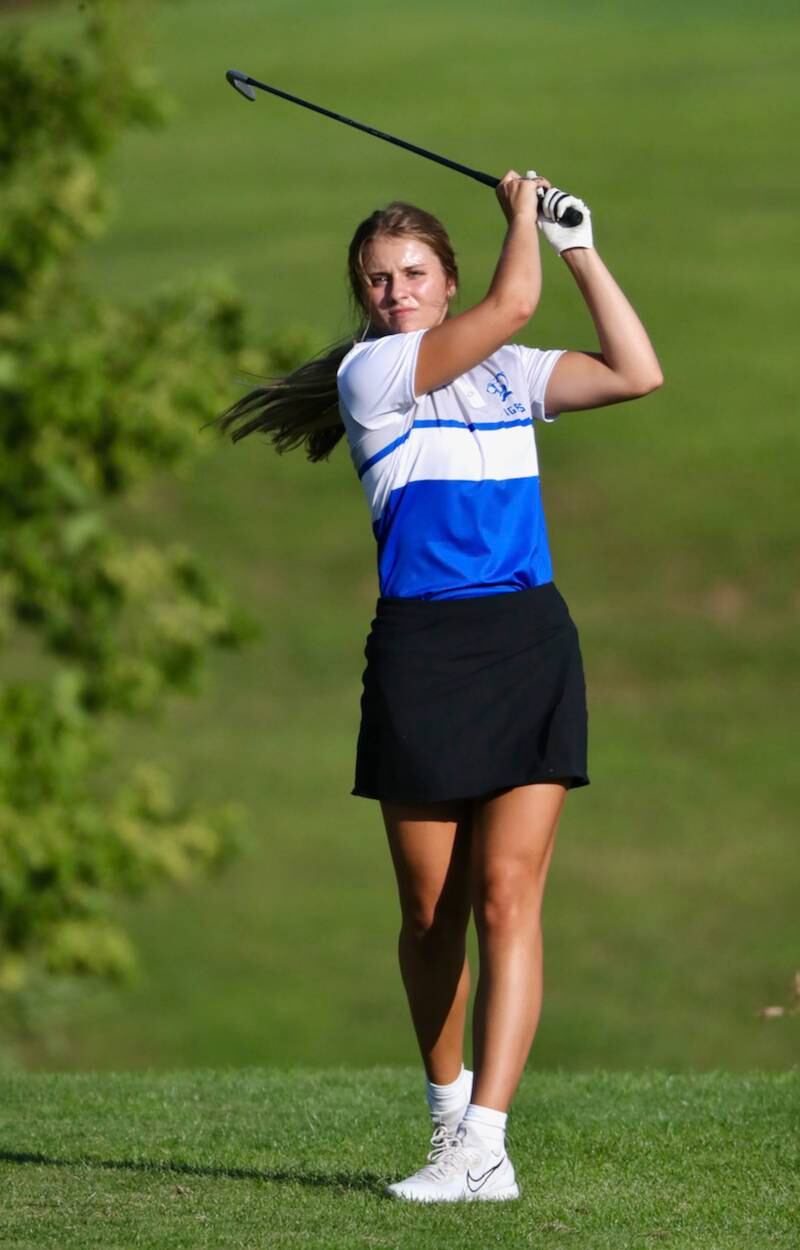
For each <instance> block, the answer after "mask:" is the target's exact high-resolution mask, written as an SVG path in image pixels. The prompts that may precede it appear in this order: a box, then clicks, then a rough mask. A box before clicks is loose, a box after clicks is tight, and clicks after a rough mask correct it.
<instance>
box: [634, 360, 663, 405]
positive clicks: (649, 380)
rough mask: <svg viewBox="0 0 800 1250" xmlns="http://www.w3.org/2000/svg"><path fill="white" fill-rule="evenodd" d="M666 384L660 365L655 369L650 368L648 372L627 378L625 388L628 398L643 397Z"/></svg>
mask: <svg viewBox="0 0 800 1250" xmlns="http://www.w3.org/2000/svg"><path fill="white" fill-rule="evenodd" d="M663 385H664V374H663V373H662V372H661V369H660V368H659V367H658V365H656V366H655V368H653V369H649V370H648V371H647V372H646V373H642V374H637V375H636V376H635V377H632V378H628V379H626V383H625V390H626V395H625V398H626V399H641V398H642V397H643V396H644V395H649V394H650V393H651V392H652V391H657V390H658V388H659V387H660V386H663Z"/></svg>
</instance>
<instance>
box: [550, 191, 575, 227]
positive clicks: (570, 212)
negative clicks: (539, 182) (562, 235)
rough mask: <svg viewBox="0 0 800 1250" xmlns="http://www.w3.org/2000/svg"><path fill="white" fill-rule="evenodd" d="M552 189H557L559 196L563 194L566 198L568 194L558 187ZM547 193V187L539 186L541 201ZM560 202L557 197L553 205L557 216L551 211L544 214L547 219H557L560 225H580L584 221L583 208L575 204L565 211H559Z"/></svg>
mask: <svg viewBox="0 0 800 1250" xmlns="http://www.w3.org/2000/svg"><path fill="white" fill-rule="evenodd" d="M550 189H551V191H555V192H556V195H557V196H563V197H565V198H566V196H567V194H568V193H567V192H566V191H559V190H558V188H557V187H551V188H550ZM545 194H546V192H545V188H544V187H539V200H540V201H541V200H543V199H544V197H545ZM559 203H560V200H559V199H556V200H555V201H554V204H553V207H554V209H555V212H556V216H553V215H552V214H551V213H547V214H544V213H543V214H542V216H543V217H544V219H545V221H555V222H557V223H558V225H559V226H579V225H580V224H581V222H582V221H583V213H582V212H581V210H580V209H579V208H575V207H574V206H573V205H570V206H569V208H565V209H564V211H563V213H559V212H558V205H559Z"/></svg>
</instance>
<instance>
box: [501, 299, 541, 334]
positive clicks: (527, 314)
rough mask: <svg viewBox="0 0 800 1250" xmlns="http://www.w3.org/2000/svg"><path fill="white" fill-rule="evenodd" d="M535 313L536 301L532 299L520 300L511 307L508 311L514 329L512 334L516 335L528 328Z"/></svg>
mask: <svg viewBox="0 0 800 1250" xmlns="http://www.w3.org/2000/svg"><path fill="white" fill-rule="evenodd" d="M535 312H536V301H535V300H531V299H524V300H520V301H519V302H518V303H516V304H515V305H514V306H513V307H511V308H510V309H509V311H508V315H509V319H510V321H511V324H512V325H513V327H514V328H513V330H512V331H511V333H512V334H515V333H516V332H517V330H521V329H522V327H523V326H526V325H527V324H528V322H529V321H530V319H531V317H532V316H533V314H534V313H535Z"/></svg>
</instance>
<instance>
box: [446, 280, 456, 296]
mask: <svg viewBox="0 0 800 1250" xmlns="http://www.w3.org/2000/svg"><path fill="white" fill-rule="evenodd" d="M456 290H457V287H456V284H455V282H453V280H452V278H451V279H450V281H449V282H448V283H447V298H448V299H452V298H453V296H454V295H455V293H456Z"/></svg>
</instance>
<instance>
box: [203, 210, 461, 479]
mask: <svg viewBox="0 0 800 1250" xmlns="http://www.w3.org/2000/svg"><path fill="white" fill-rule="evenodd" d="M381 235H384V236H390V237H392V236H393V237H398V236H405V235H408V236H410V237H412V238H415V239H419V240H420V242H422V243H427V245H428V247H430V249H431V251H433V252H434V253H435V254H436V256H437V257H438V259H439V261H440V263H441V265H442V268H443V270H444V272H445V274H446V276H447V277H448V278H449V279H450V280H451V281H452V282H453V284H454V285H457V284H458V266H457V264H456V258H455V253H454V251H453V247H452V244H451V242H450V239H449V238H448V235H447V231H446V230H445V228H444V226H443V225H442V223H441V222H440V221H439V220H438V218H436V217H434V216H432V214H431V213H426V212H425V211H424V210H423V209H421V208H416V207H415V206H414V205H413V204H406V203H404V202H403V201H402V200H395V201H393V202H392V203H391V204H389V205H387V207H386V208H379V209H376V210H375V211H374V212H373V213H371V214H370V215H369V217H366V218H365V219H364V220H363V221H362V222H361V223H360V224H359V225H358V227H357V228H356V231H355V234H354V235H353V237H352V239H351V240H350V247H349V249H348V254H347V271H348V278H349V280H350V294H351V297H352V302H353V306H354V309H355V311H356V313H357V314H358V316H360V318H361V322H362V324H361V327H360V330H359V332H358V335H357V336H356V338H352V339H347V340H345V341H344V342H341V343H335V344H334V345H333V346H331V347H329V348H327V349H326V350H325V351H324V352H323V353H321V354H320V355H318V356H315V357H313V358H312V359H311V360H307V361H306V362H305V364H302V365H300V366H299V367H298V368H297V369H294V370H293V371H292V372H291V373H289V374H287V375H286V376H285V377H282V378H265V379H264V381H265V383H266V385H264V386H257V387H256V388H255V389H254V390H252V391H249V392H248V394H247V395H244V396H243V397H242V398H241V399H239V400H237V401H236V403H234V404H232V405H231V407H230V408H227V409H226V410H225V412H223V413H221V414H220V415H219V416H218V417H215V418H214V420H213V421H212V422H211V423H210V424H212V425H215V426H217V428H218V429H219V432H220V434H227V433H228V432H230V435H231V441H232V442H234V443H236V442H238V441H239V439H240V438H245V437H246V436H247V435H248V434H252V433H254V432H255V431H256V430H260V431H261V432H262V433H263V434H266V435H267V437H268V438H269V439H270V441H271V442H272V445H273V447H274V448H275V450H276V451H277V452H279V453H283V452H285V451H290V450H291V449H292V448H294V447H299V446H300V445H301V444H305V448H306V455H307V457H308V459H309V460H311V461H318V460H326V459H327V458H328V456H329V455H330V454H331V452H332V451H333V449H334V447H335V446H336V444H337V443H338V442H339V439H340V438H341V437H342V435H343V434H344V426H343V424H342V418H341V415H340V413H339V395H338V391H337V387H336V373H337V370H338V368H339V365H340V364H341V363H342V361H343V360H344V358H345V356H346V355H347V353H348V352H349V351H350V350H351V349H352V347H353V345H354V343H356V342H358V341H359V340H360V339H363V338H364V337H365V335H366V334H367V331H368V330H369V307H368V304H367V299H366V290H367V275H366V272H365V270H364V256H365V253H366V251H367V248H368V246H369V244H370V243H372V242H373V240H375V239H377V238H378V237H379V236H381Z"/></svg>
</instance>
